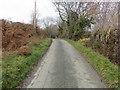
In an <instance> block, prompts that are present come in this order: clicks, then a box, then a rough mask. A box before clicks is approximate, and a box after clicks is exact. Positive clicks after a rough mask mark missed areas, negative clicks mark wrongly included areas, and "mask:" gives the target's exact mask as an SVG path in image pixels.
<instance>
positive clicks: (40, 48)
mask: <svg viewBox="0 0 120 90" xmlns="http://www.w3.org/2000/svg"><path fill="white" fill-rule="evenodd" d="M50 43H51V39H45V40H42V42H41V43H40V44H38V45H31V46H30V47H31V49H32V55H29V56H22V55H10V56H8V57H5V58H3V66H2V68H3V71H2V87H3V88H15V87H16V86H17V85H18V84H20V82H21V81H22V80H23V79H24V78H25V76H26V75H27V73H28V72H29V71H30V70H31V69H32V67H33V66H34V65H36V64H37V62H38V60H39V59H40V58H41V57H42V56H43V55H44V54H45V52H46V50H47V49H48V47H49V46H50Z"/></svg>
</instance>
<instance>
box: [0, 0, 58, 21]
mask: <svg viewBox="0 0 120 90" xmlns="http://www.w3.org/2000/svg"><path fill="white" fill-rule="evenodd" d="M34 1H35V0H0V19H9V20H11V21H14V22H17V21H18V22H25V23H29V22H30V17H31V14H32V12H33V10H34ZM37 10H38V12H39V14H40V15H39V17H40V19H43V18H44V17H57V16H58V13H57V12H55V7H54V5H53V4H52V0H37Z"/></svg>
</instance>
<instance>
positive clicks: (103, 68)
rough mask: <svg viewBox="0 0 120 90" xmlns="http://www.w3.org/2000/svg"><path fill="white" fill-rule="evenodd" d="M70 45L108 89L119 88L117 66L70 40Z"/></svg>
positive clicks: (79, 43) (81, 44) (119, 74)
mask: <svg viewBox="0 0 120 90" xmlns="http://www.w3.org/2000/svg"><path fill="white" fill-rule="evenodd" d="M65 40H66V41H68V42H69V43H70V44H72V45H73V46H74V47H75V48H76V49H77V50H79V52H80V53H81V54H83V55H84V56H85V57H86V58H87V60H88V62H89V63H90V64H91V65H92V66H93V67H94V69H95V70H96V71H97V72H98V73H99V74H100V75H101V76H102V78H103V80H104V81H105V82H106V83H107V85H108V88H117V89H118V88H119V90H120V87H118V86H119V80H118V76H120V72H118V66H117V65H114V64H113V63H111V62H110V61H109V60H108V59H107V58H105V57H104V56H102V55H100V54H99V53H97V52H94V51H93V50H91V49H89V48H86V47H85V46H83V43H81V42H75V41H72V40H68V39H65Z"/></svg>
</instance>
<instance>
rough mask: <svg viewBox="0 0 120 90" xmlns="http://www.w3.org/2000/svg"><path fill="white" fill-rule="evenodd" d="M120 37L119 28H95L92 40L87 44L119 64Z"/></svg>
mask: <svg viewBox="0 0 120 90" xmlns="http://www.w3.org/2000/svg"><path fill="white" fill-rule="evenodd" d="M119 39H120V38H119V29H101V30H95V31H93V32H92V33H91V36H90V41H89V42H87V43H86V45H87V46H89V47H91V48H93V49H94V50H96V51H98V52H100V53H101V54H103V55H104V56H106V57H107V58H109V59H110V61H111V62H113V63H115V64H118V65H119V64H120V63H119V58H120V56H119V55H118V54H119Z"/></svg>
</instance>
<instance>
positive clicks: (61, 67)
mask: <svg viewBox="0 0 120 90" xmlns="http://www.w3.org/2000/svg"><path fill="white" fill-rule="evenodd" d="M31 78H32V77H31ZM24 87H27V88H105V84H104V83H103V82H102V81H101V78H100V77H99V75H98V74H97V73H96V72H95V70H94V69H93V68H92V66H91V65H90V64H89V63H88V62H87V61H86V60H85V59H84V58H83V57H82V56H81V55H80V53H79V52H78V51H77V50H76V49H75V48H74V47H73V46H71V45H70V44H69V43H68V42H66V41H65V40H58V39H54V40H53V43H52V45H51V47H50V49H49V51H48V52H47V54H46V56H45V57H44V59H43V61H42V62H41V65H40V66H39V68H38V69H37V71H36V72H35V73H34V77H33V78H32V80H31V81H30V83H29V84H28V85H27V86H25V85H24Z"/></svg>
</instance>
